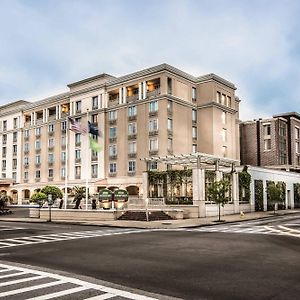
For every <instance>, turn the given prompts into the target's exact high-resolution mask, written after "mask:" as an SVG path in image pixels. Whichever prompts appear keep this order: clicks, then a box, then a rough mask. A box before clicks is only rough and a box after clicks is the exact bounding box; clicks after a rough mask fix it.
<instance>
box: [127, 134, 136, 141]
mask: <svg viewBox="0 0 300 300" xmlns="http://www.w3.org/2000/svg"><path fill="white" fill-rule="evenodd" d="M135 139H136V133H134V134H128V140H135Z"/></svg>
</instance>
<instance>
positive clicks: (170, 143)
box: [168, 139, 173, 151]
mask: <svg viewBox="0 0 300 300" xmlns="http://www.w3.org/2000/svg"><path fill="white" fill-rule="evenodd" d="M168 150H169V151H173V139H168Z"/></svg>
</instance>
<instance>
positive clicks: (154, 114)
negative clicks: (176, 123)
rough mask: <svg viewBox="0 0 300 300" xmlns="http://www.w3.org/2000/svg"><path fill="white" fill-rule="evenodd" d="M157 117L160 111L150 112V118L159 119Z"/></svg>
mask: <svg viewBox="0 0 300 300" xmlns="http://www.w3.org/2000/svg"><path fill="white" fill-rule="evenodd" d="M157 116H158V110H155V111H149V117H157Z"/></svg>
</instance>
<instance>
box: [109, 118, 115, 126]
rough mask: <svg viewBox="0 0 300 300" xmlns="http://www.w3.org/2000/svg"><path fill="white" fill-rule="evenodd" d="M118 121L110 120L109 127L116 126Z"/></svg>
mask: <svg viewBox="0 0 300 300" xmlns="http://www.w3.org/2000/svg"><path fill="white" fill-rule="evenodd" d="M116 124H117V119H113V120H109V125H116Z"/></svg>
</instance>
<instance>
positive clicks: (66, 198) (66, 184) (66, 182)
mask: <svg viewBox="0 0 300 300" xmlns="http://www.w3.org/2000/svg"><path fill="white" fill-rule="evenodd" d="M68 125H69V123H68V115H66V141H65V142H66V157H65V158H66V162H65V209H67V202H68V143H69V141H68V131H69V126H68Z"/></svg>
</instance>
